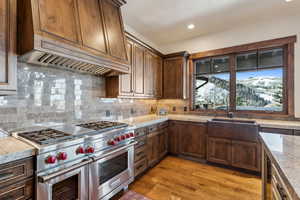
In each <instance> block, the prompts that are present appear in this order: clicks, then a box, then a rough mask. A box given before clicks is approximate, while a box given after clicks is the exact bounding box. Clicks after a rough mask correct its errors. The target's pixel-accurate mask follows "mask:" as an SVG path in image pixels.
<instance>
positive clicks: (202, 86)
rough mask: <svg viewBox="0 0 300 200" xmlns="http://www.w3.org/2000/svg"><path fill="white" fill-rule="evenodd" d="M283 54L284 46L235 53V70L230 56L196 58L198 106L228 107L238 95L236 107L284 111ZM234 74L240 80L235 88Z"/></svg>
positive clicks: (195, 86) (237, 108)
mask: <svg viewBox="0 0 300 200" xmlns="http://www.w3.org/2000/svg"><path fill="white" fill-rule="evenodd" d="M283 55H284V54H283V49H282V48H277V49H271V50H262V51H254V52H249V53H242V54H237V55H234V59H235V60H236V67H235V70H234V72H230V67H232V66H230V65H229V56H224V57H218V58H210V59H202V60H198V61H196V63H195V72H196V73H195V75H194V76H195V79H194V80H195V82H194V88H195V93H194V105H195V108H196V109H204V110H208V109H209V110H211V109H213V110H228V109H229V107H230V98H233V97H235V104H234V105H235V110H248V111H251V110H252V111H272V112H280V111H282V110H283V76H284V64H283V63H284V62H283V60H284V59H283ZM231 76H234V77H235V78H234V79H233V80H236V81H235V84H234V86H235V87H234V90H233V89H232V88H230V77H231ZM233 92H235V94H234V95H232V93H233Z"/></svg>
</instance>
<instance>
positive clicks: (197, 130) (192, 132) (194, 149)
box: [179, 123, 207, 159]
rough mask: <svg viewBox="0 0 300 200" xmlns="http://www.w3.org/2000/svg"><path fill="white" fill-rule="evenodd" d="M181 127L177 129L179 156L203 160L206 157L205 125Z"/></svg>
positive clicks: (195, 124)
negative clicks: (178, 131)
mask: <svg viewBox="0 0 300 200" xmlns="http://www.w3.org/2000/svg"><path fill="white" fill-rule="evenodd" d="M181 126H182V127H181V129H179V130H180V133H179V138H180V140H179V141H180V142H179V151H180V154H182V155H186V156H192V157H196V158H201V159H204V158H205V156H206V134H207V125H206V124H198V123H183V124H181Z"/></svg>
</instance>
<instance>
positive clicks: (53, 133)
mask: <svg viewBox="0 0 300 200" xmlns="http://www.w3.org/2000/svg"><path fill="white" fill-rule="evenodd" d="M18 135H19V136H20V137H23V138H26V139H28V140H30V141H32V142H35V143H37V144H39V145H44V144H55V143H58V142H61V141H64V140H68V139H71V138H72V137H73V136H72V135H71V134H68V133H64V132H61V131H57V130H54V129H44V130H39V131H32V132H24V133H19V134H18Z"/></svg>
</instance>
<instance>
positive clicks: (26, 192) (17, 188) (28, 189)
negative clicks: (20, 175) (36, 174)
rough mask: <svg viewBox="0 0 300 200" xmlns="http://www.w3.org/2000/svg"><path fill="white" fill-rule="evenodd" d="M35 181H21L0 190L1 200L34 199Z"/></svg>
mask: <svg viewBox="0 0 300 200" xmlns="http://www.w3.org/2000/svg"><path fill="white" fill-rule="evenodd" d="M33 188H34V182H33V179H27V180H24V181H21V182H20V181H19V182H17V183H16V184H13V185H10V186H8V187H4V188H1V189H0V200H15V199H17V200H27V199H32V198H33Z"/></svg>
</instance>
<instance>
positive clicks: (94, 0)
mask: <svg viewBox="0 0 300 200" xmlns="http://www.w3.org/2000/svg"><path fill="white" fill-rule="evenodd" d="M77 4H78V11H79V22H80V28H81V29H80V30H81V36H82V43H83V45H84V46H85V47H88V48H91V49H94V50H96V51H99V52H101V53H104V54H106V53H107V49H106V40H105V34H104V26H103V19H102V14H101V13H102V11H101V7H100V4H99V0H89V2H88V3H87V2H86V0H77Z"/></svg>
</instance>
